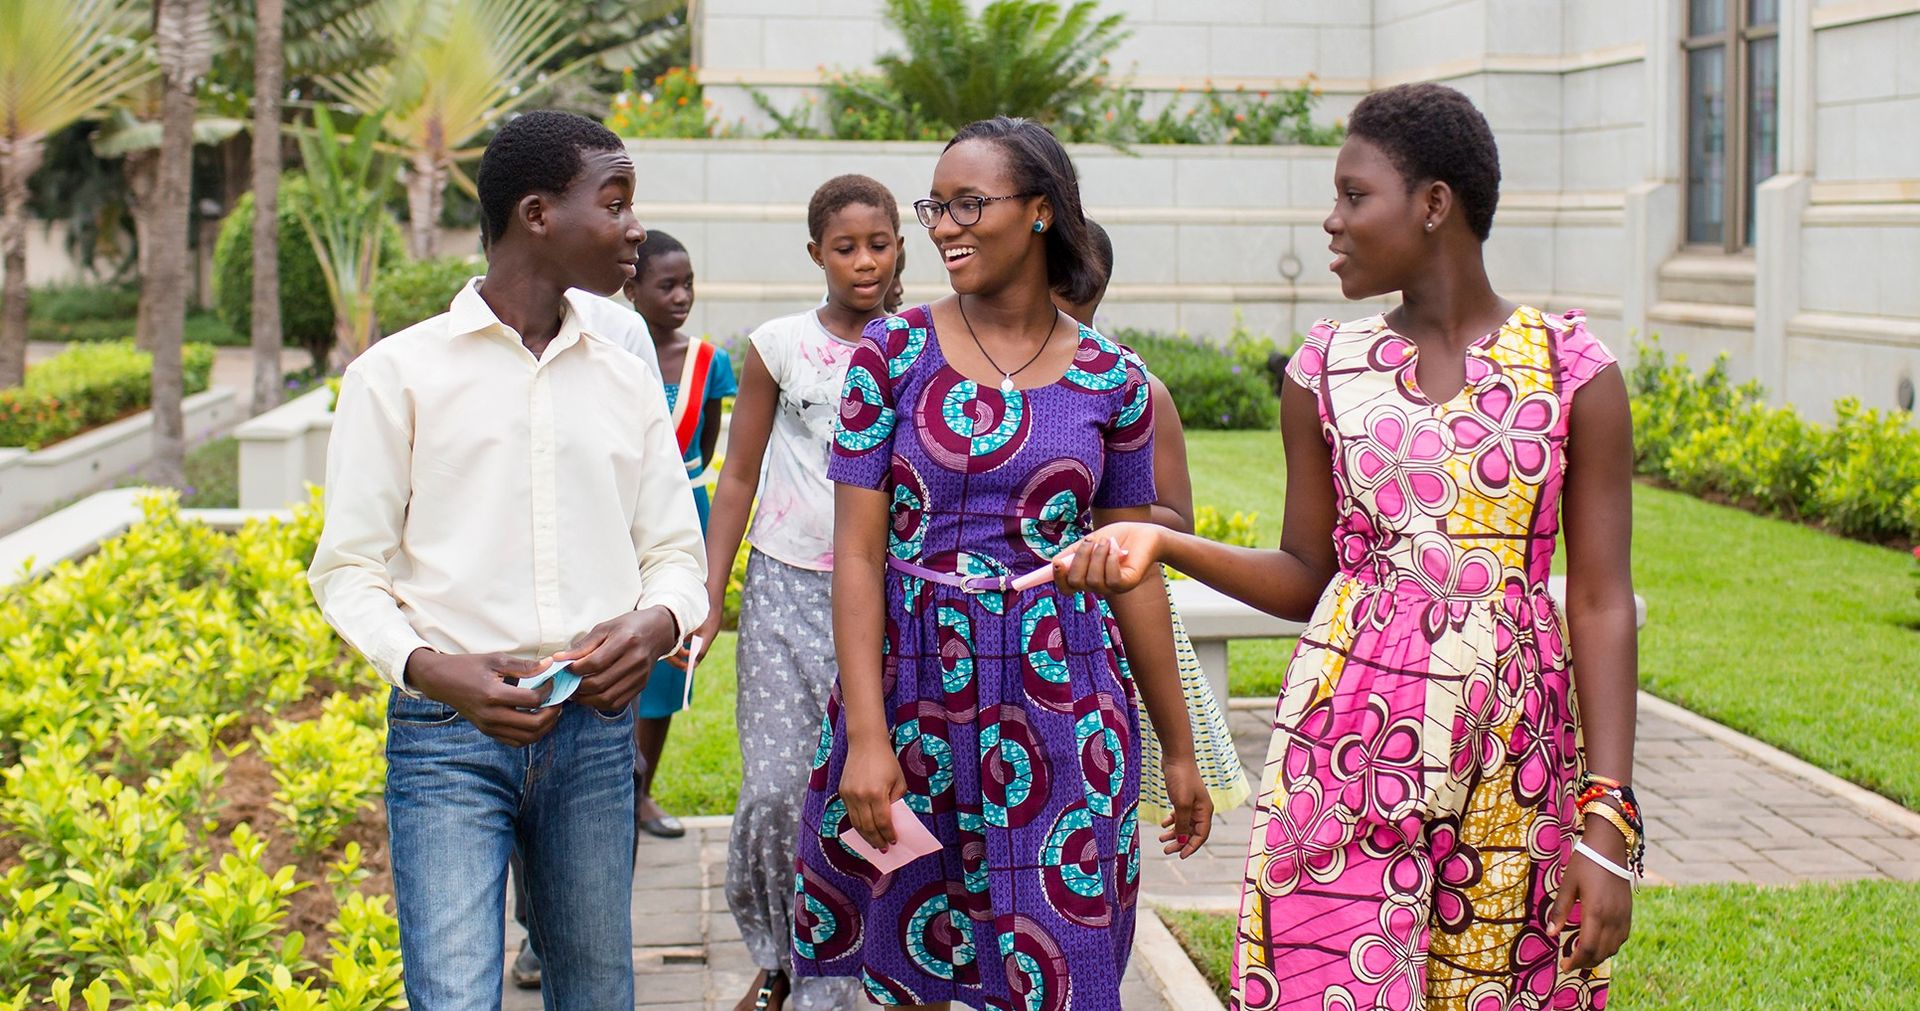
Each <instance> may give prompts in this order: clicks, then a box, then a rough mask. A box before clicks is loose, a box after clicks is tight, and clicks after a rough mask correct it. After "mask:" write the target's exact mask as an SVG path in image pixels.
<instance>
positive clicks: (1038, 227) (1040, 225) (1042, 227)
mask: <svg viewBox="0 0 1920 1011" xmlns="http://www.w3.org/2000/svg"><path fill="white" fill-rule="evenodd" d="M1033 230H1034V231H1035V232H1044V231H1046V230H1047V223H1046V222H1044V221H1041V220H1040V219H1039V218H1035V219H1033Z"/></svg>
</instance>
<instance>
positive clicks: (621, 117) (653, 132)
mask: <svg viewBox="0 0 1920 1011" xmlns="http://www.w3.org/2000/svg"><path fill="white" fill-rule="evenodd" d="M712 106H713V103H712V102H711V101H710V100H709V99H707V98H706V97H705V95H704V94H702V92H701V89H700V78H699V77H698V76H697V75H696V74H695V72H694V69H693V68H692V67H674V68H672V69H670V70H668V71H667V72H666V73H664V74H661V75H659V76H658V77H655V78H654V79H653V81H652V82H651V83H650V84H647V85H645V86H642V85H641V84H640V83H639V81H638V79H637V78H636V77H635V76H634V73H633V70H632V68H628V69H626V70H623V71H621V72H620V91H619V93H617V94H615V95H614V96H613V103H612V105H611V107H610V108H609V109H608V110H607V119H606V123H607V129H609V130H612V131H613V132H614V133H616V134H619V135H620V136H622V137H633V138H640V137H715V136H719V135H720V134H721V133H722V132H723V131H722V130H721V129H720V123H719V121H718V120H717V119H715V118H713V117H712V116H711V114H710V111H711V109H712Z"/></svg>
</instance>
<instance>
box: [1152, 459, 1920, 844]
mask: <svg viewBox="0 0 1920 1011" xmlns="http://www.w3.org/2000/svg"><path fill="white" fill-rule="evenodd" d="M1187 442H1188V453H1189V457H1190V465H1191V469H1192V471H1193V482H1194V501H1195V502H1196V503H1197V504H1201V505H1211V506H1213V507H1214V508H1216V509H1219V510H1221V511H1223V512H1229V513H1230V512H1232V511H1234V510H1236V509H1239V510H1248V511H1257V512H1258V513H1259V530H1260V538H1261V543H1263V544H1275V543H1278V541H1279V536H1280V520H1281V512H1282V508H1283V499H1282V491H1283V489H1284V487H1285V478H1284V475H1283V474H1282V455H1281V445H1280V436H1279V433H1277V432H1193V433H1189V434H1188V436H1187ZM1913 567H1914V562H1913V559H1912V558H1911V557H1909V556H1908V555H1907V554H1906V553H1904V552H1900V551H1895V550H1892V549H1888V548H1879V547H1874V546H1872V545H1868V544H1862V543H1859V542H1857V541H1850V540H1845V539H1843V538H1839V537H1834V536H1831V535H1828V534H1824V533H1821V532H1819V531H1817V530H1812V529H1809V528H1807V527H1803V526H1800V525H1798V524H1794V523H1786V522H1783V521H1780V520H1772V519H1766V518H1764V517H1759V516H1754V515H1752V514H1750V513H1747V512H1744V511H1741V510H1738V509H1731V508H1727V507H1724V506H1716V505H1712V504H1709V503H1706V502H1702V501H1700V500H1699V499H1695V498H1693V497H1691V496H1687V495H1682V494H1679V493H1677V492H1670V491H1664V490H1661V489H1658V488H1650V487H1645V486H1642V487H1638V488H1635V489H1634V589H1635V590H1636V591H1637V592H1639V594H1640V595H1641V596H1643V597H1645V598H1646V600H1647V609H1648V616H1647V627H1646V628H1645V629H1644V630H1643V631H1642V633H1641V637H1640V645H1641V654H1640V678H1641V683H1642V685H1644V686H1645V687H1646V688H1647V689H1648V690H1649V691H1652V692H1654V693H1655V694H1657V695H1660V696H1662V697H1664V698H1668V699H1671V700H1673V701H1675V702H1678V703H1680V704H1682V705H1684V706H1686V707H1687V708H1689V709H1692V710H1694V711H1695V712H1699V713H1702V714H1704V715H1706V716H1709V717H1711V718H1713V719H1715V720H1718V721H1719V722H1721V723H1724V724H1727V725H1728V726H1731V727H1734V728H1736V729H1738V730H1741V731H1744V732H1745V733H1748V734H1751V735H1753V736H1755V737H1758V738H1760V739H1762V740H1765V741H1767V742H1769V743H1771V744H1773V745H1775V746H1777V747H1780V748H1783V749H1785V750H1787V751H1790V752H1792V753H1794V754H1796V755H1799V756H1800V757H1802V758H1805V759H1807V760H1808V761H1810V762H1813V763H1814V764H1816V765H1819V766H1821V767H1822V768H1825V769H1828V770H1830V771H1832V772H1834V773H1836V774H1838V775H1841V776H1844V777H1846V778H1848V779H1850V780H1853V781H1854V782H1856V783H1859V784H1861V785H1863V786H1866V787H1869V788H1871V789H1874V790H1878V791H1880V792H1881V793H1884V794H1886V795H1887V796H1889V797H1892V798H1894V799H1895V800H1898V801H1900V802H1901V803H1903V804H1906V805H1907V806H1909V807H1920V763H1916V762H1914V761H1913V756H1914V754H1915V753H1916V751H1917V750H1920V602H1916V601H1915V599H1914V594H1913V585H1912V583H1913V580H1912V578H1911V575H1910V573H1911V570H1912V569H1913ZM1288 649H1289V647H1288V646H1287V645H1286V644H1284V643H1270V642H1257V643H1235V644H1234V646H1233V650H1232V653H1231V657H1232V662H1233V671H1232V683H1233V692H1234V694H1236V695H1242V694H1245V695H1271V694H1273V693H1274V692H1275V691H1276V690H1277V687H1278V684H1279V677H1280V671H1281V669H1282V668H1283V667H1284V665H1285V663H1286V659H1287V655H1288V652H1287V651H1288Z"/></svg>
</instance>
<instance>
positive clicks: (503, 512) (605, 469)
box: [307, 278, 707, 690]
mask: <svg viewBox="0 0 1920 1011" xmlns="http://www.w3.org/2000/svg"><path fill="white" fill-rule="evenodd" d="M478 281H479V279H478V278H475V279H474V280H472V281H469V282H468V283H467V284H466V286H464V287H463V288H461V290H460V293H459V294H458V295H456V296H455V297H454V299H453V304H452V305H451V307H450V308H449V309H448V311H447V312H445V313H443V314H441V315H439V316H435V317H434V318H432V319H429V320H426V321H425V322H422V323H419V324H416V325H414V326H411V327H408V328H407V329H405V330H402V331H400V332H399V333H397V334H394V335H393V336H391V337H388V338H386V339H385V340H382V341H380V342H378V343H376V344H375V345H373V347H372V348H370V349H368V351H367V352H366V353H365V354H363V355H361V356H360V357H359V358H357V359H355V360H354V362H353V364H352V365H350V366H348V368H347V372H346V376H345V378H344V379H343V380H342V381H341V386H340V400H339V406H338V407H337V408H336V410H335V412H334V425H333V435H332V439H331V441H330V442H329V443H328V447H327V488H326V523H325V527H324V529H323V530H322V531H321V534H320V543H319V546H318V549H317V550H316V551H315V552H314V557H313V565H312V567H311V568H310V569H309V570H308V572H307V578H308V581H309V582H310V583H311V584H312V586H313V595H314V598H315V599H316V600H318V601H319V603H320V610H321V612H322V613H323V614H324V615H325V616H326V618H327V621H328V622H329V623H331V624H332V625H333V627H334V628H335V629H336V630H338V631H339V633H340V635H341V636H342V637H343V638H345V639H346V640H347V642H348V643H349V644H351V645H352V646H353V647H354V648H355V649H357V650H359V651H360V652H361V654H363V655H364V656H366V657H367V659H368V660H369V661H370V662H372V664H373V665H374V667H375V668H377V669H378V670H379V672H380V674H381V676H382V677H384V678H386V679H387V680H388V681H389V682H391V683H393V684H394V685H396V686H398V687H400V688H401V689H402V690H406V689H407V685H406V682H405V672H406V663H407V658H408V657H409V656H410V655H412V653H413V651H414V650H416V649H418V648H420V647H422V646H425V647H430V648H432V649H435V650H439V651H442V652H448V653H487V652H503V653H510V654H513V655H515V656H519V657H525V658H536V657H541V656H546V655H548V654H550V653H553V652H555V651H557V650H560V649H564V648H565V647H566V646H567V645H568V644H569V643H570V642H572V640H573V639H574V637H576V636H578V635H580V634H581V633H583V632H586V631H588V630H589V629H591V628H592V627H593V626H595V625H597V624H599V623H600V622H602V621H605V620H607V619H609V618H613V617H617V616H619V615H621V614H624V613H626V612H629V611H633V610H636V609H643V608H648V607H652V606H655V605H660V606H664V607H665V608H667V610H668V611H670V612H671V613H672V614H673V618H674V621H675V622H676V623H677V624H678V627H679V631H680V632H681V633H682V634H684V633H686V632H688V631H690V630H692V629H693V628H695V627H697V626H698V625H699V624H700V622H702V621H704V620H705V619H706V614H707V591H706V550H705V548H704V546H703V543H702V540H701V535H700V525H699V520H698V518H697V516H696V514H695V512H694V507H693V497H692V496H690V495H688V494H687V477H686V469H685V467H684V466H683V465H682V464H681V462H680V452H679V446H678V444H677V443H676V442H675V441H674V436H673V427H672V422H671V419H670V417H669V415H668V412H667V402H666V396H665V394H664V392H663V391H662V389H661V385H660V377H659V375H658V374H657V373H656V372H655V371H654V369H653V368H651V367H649V366H648V365H647V364H646V363H644V362H643V361H642V360H641V359H640V358H638V357H636V356H635V355H633V354H631V353H629V352H628V351H626V350H625V349H623V348H621V347H619V346H618V345H616V344H614V343H613V342H612V341H610V340H608V339H606V338H604V337H602V336H600V335H598V334H596V333H594V332H593V331H592V329H591V327H590V326H589V325H587V324H584V323H583V321H582V314H581V313H580V311H579V310H578V308H577V303H576V302H575V300H574V297H573V296H571V295H570V296H569V299H568V303H569V305H568V312H567V316H566V318H565V319H564V320H563V321H562V323H561V327H560V332H559V334H558V335H557V336H555V337H554V339H553V341H552V343H550V344H549V345H548V346H547V349H546V352H545V354H543V355H542V356H541V357H540V358H539V359H537V360H536V359H535V358H534V357H533V355H532V353H531V352H529V351H528V350H527V348H526V346H525V345H523V344H522V343H521V342H520V335H519V334H518V333H516V332H514V331H513V330H512V329H511V328H509V327H508V326H507V325H506V324H504V323H502V322H500V320H499V318H498V317H496V316H495V315H494V313H493V310H492V309H491V308H490V307H489V306H488V305H487V303H486V301H485V300H484V299H482V298H481V297H480V293H479V290H478V286H477V285H478ZM583 327H586V328H585V329H583Z"/></svg>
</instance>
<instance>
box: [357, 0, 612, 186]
mask: <svg viewBox="0 0 1920 1011" xmlns="http://www.w3.org/2000/svg"><path fill="white" fill-rule="evenodd" d="M383 16H384V18H385V30H386V31H387V32H388V33H389V37H390V38H394V39H397V40H399V43H398V51H397V52H396V54H395V56H394V58H393V59H392V60H391V61H389V62H387V63H385V64H383V65H381V66H377V67H372V68H368V69H366V70H362V71H358V72H354V73H349V74H343V75H340V76H337V77H333V78H329V80H328V83H329V85H330V86H331V87H332V89H333V90H334V91H335V92H337V93H338V94H339V95H340V96H341V98H342V99H343V100H344V101H346V103H347V104H349V105H351V106H353V107H354V108H355V109H357V110H359V111H361V112H363V113H365V112H369V111H371V110H373V109H376V108H385V109H387V132H388V134H389V136H391V137H392V138H393V139H394V140H395V142H396V143H398V144H400V145H401V146H402V147H404V148H407V149H408V150H410V151H413V152H416V153H431V154H433V155H434V156H436V157H438V156H444V153H445V152H447V151H449V150H451V149H452V148H454V147H457V146H459V145H460V144H463V143H465V142H466V141H468V140H470V139H472V138H473V137H474V136H475V135H477V134H478V133H480V132H481V131H482V130H484V129H486V128H487V127H488V126H489V125H491V124H492V123H493V122H494V121H495V120H497V119H498V118H499V117H501V116H503V115H505V114H506V113H508V112H510V111H512V110H513V109H515V108H517V107H519V106H520V105H522V104H524V103H525V102H526V101H528V100H529V99H531V98H532V97H533V94H534V93H535V91H536V85H538V84H540V83H543V82H544V81H546V80H550V79H552V78H553V77H555V76H558V75H561V74H565V73H567V72H570V71H571V70H572V69H574V68H575V67H577V66H578V65H579V61H576V62H575V63H574V64H570V65H568V66H565V67H559V68H555V67H553V66H552V63H553V62H554V57H555V56H556V55H558V54H559V53H560V52H561V51H562V50H563V49H565V48H566V47H567V46H568V45H569V44H570V42H571V41H572V39H571V35H570V32H571V30H572V27H573V20H572V15H571V14H570V13H569V12H568V11H567V10H566V9H565V8H563V7H562V6H561V5H560V4H559V3H558V2H556V0H388V5H387V7H386V9H385V11H384V12H383Z"/></svg>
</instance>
